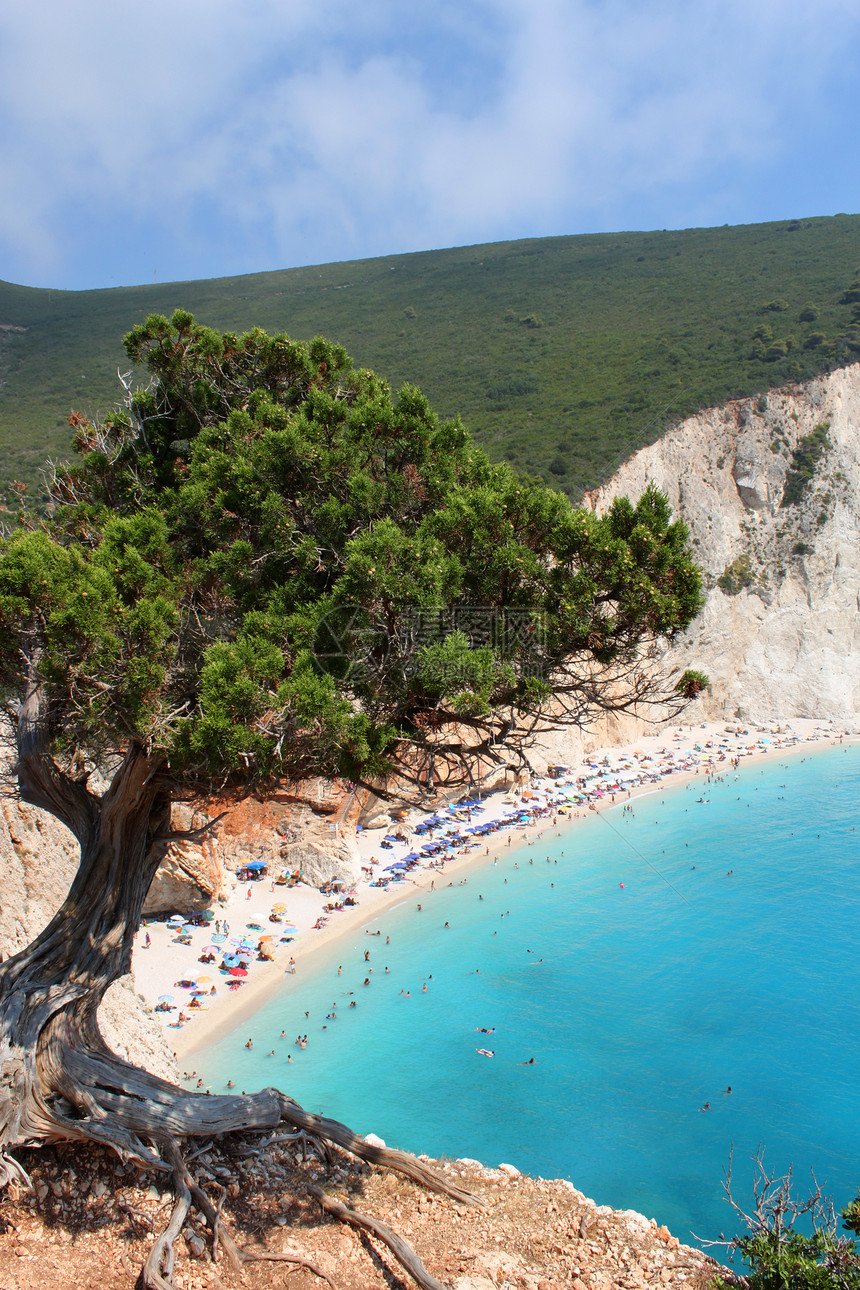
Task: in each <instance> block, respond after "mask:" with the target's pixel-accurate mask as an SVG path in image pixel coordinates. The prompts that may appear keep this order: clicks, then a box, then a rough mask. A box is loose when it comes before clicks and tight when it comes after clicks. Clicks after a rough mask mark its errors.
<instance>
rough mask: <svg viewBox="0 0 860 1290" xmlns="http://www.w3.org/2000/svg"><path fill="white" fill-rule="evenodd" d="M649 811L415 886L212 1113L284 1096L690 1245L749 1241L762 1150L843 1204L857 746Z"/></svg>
mask: <svg viewBox="0 0 860 1290" xmlns="http://www.w3.org/2000/svg"><path fill="white" fill-rule="evenodd" d="M632 807H633V811H634V814H633V815H632V816H631V815H630V814H629V813H628V812H625V811H623V810H622V805H621V804H620V803H619V804H618V805H617V806H616V807H614V808H613V809H611V810H608V811H606V812H604V813H603V814H602V815H601V816H599V817H592V818H589V819H588V820H585V821H582V822H579V823H575V824H572V825H568V826H564V827H563V828H562V829H561V831H560V832H559V833H556V832H555V831H553V830H552V829H549V828H548V829H547V830H546V831H545V832H544V834H543V835H542V837H540V838H539V839H538V838H535V839H534V840H533V842H532V843H531V845H528V846H523V847H522V848H521V849H519V850H516V851H512V852H506V853H505V854H504V855H502V856H499V858H498V861H497V863H496V864H495V865H493V864H492V862H491V861H485V862H484V864H483V865H478V866H475V867H472V868H471V869H469V870H468V871H467V872H466V874H463V872H462V871H461V873H460V874H457V875H454V876H453V882H454V883H455V885H453V886H448V885H447V884H448V882H449V877H448V876H447V875H445V876H442V877H440V878H439V879H437V884H436V885H437V887H438V888H439V889H438V890H437V891H435V892H426V891H425V892H422V893H421V894H420V895H417V894H416V893H415V891H414V889H411V888H409V887H404V888H403V895H404V899H403V902H402V904H401V905H400V906H398V907H397V908H395V909H393V910H389V911H388V912H386V913H385V914H384V915H383V916H382V917H381V918H380V919H379V920H378V922H377V923H372V924H370V926H369V929H368V930H364V929H362V930H361V931H359V932H356V933H355V934H353V935H352V936H350V937H348V938H346V939H344V940H342V941H340V942H339V943H338V944H337V945H336V946H334V947H330V950H329V951H328V952H327V956H323V955H321V956H320V957H319V958H318V959H317V960H316V962H314V963H313V968H312V972H313V974H312V975H311V970H310V969H309V968H308V969H305V975H304V977H301V976H298V975H297V976H294V977H288V978H286V982H285V985H284V989H283V992H282V994H281V995H280V996H279V997H277V998H276V999H274V1000H272V1001H271V1002H270V1003H269V1004H268V1005H266V1007H264V1008H263V1009H262V1010H261V1011H260V1012H258V1013H256V1014H255V1015H254V1016H252V1017H251V1018H249V1019H247V1020H246V1021H244V1022H243V1023H242V1025H241V1027H240V1028H239V1029H238V1030H236V1031H235V1032H234V1033H233V1034H232V1035H230V1036H228V1037H227V1038H226V1039H225V1040H223V1041H222V1042H221V1043H219V1044H218V1045H217V1046H216V1047H213V1048H212V1049H210V1050H208V1051H207V1052H206V1053H205V1054H198V1055H197V1057H196V1058H195V1063H196V1066H197V1068H198V1071H199V1072H200V1073H202V1075H203V1076H204V1078H205V1080H206V1082H207V1083H208V1084H209V1085H210V1086H211V1088H212V1090H213V1092H220V1091H222V1090H223V1089H224V1088H225V1085H226V1081H227V1080H228V1079H229V1078H232V1079H233V1080H234V1081H235V1083H236V1085H237V1087H239V1088H244V1089H247V1090H249V1091H250V1090H251V1089H253V1088H258V1087H261V1086H265V1085H269V1084H275V1085H278V1086H279V1087H281V1088H283V1089H284V1090H285V1091H288V1092H289V1093H290V1094H291V1095H292V1096H294V1097H295V1098H296V1099H297V1100H298V1101H299V1102H301V1103H302V1104H303V1105H304V1106H306V1107H307V1108H308V1109H310V1110H314V1111H322V1112H325V1113H326V1114H328V1115H331V1116H334V1117H335V1118H337V1119H341V1120H344V1121H345V1122H346V1123H347V1124H349V1125H350V1126H351V1127H352V1128H354V1129H356V1130H357V1131H358V1132H361V1133H369V1132H374V1133H377V1134H379V1135H380V1136H381V1137H382V1138H384V1139H385V1140H386V1142H387V1143H389V1145H392V1146H399V1147H404V1148H407V1149H409V1150H411V1151H415V1152H422V1151H424V1152H427V1153H429V1154H430V1155H432V1156H440V1155H446V1154H447V1155H450V1156H470V1157H474V1158H477V1159H479V1160H482V1161H484V1162H485V1163H487V1164H489V1165H497V1164H498V1163H500V1162H502V1161H506V1162H508V1163H511V1164H514V1165H516V1166H517V1167H518V1168H520V1169H521V1170H523V1171H525V1172H528V1173H531V1174H537V1175H541V1176H543V1177H546V1178H569V1179H570V1180H571V1181H572V1182H573V1183H574V1185H575V1186H576V1187H578V1188H579V1189H580V1190H581V1191H584V1192H585V1193H586V1194H587V1195H589V1196H591V1197H593V1198H594V1199H595V1200H596V1201H597V1202H598V1203H599V1204H608V1205H612V1206H615V1207H617V1208H622V1209H625V1208H632V1209H636V1210H639V1211H640V1212H642V1213H644V1214H645V1215H646V1216H648V1217H649V1218H650V1217H654V1218H656V1219H657V1220H658V1221H659V1222H664V1223H666V1224H668V1226H669V1227H670V1228H671V1229H672V1231H673V1232H674V1233H675V1234H676V1235H677V1236H679V1237H680V1238H681V1239H682V1240H685V1241H689V1240H691V1234H695V1235H696V1236H698V1237H704V1238H708V1237H716V1236H718V1235H719V1234H720V1232H725V1233H726V1235H729V1234H731V1233H733V1232H734V1231H735V1230H736V1222H735V1218H734V1214H733V1212H732V1210H731V1209H730V1208H729V1206H728V1204H727V1203H726V1201H725V1200H724V1198H723V1191H722V1183H723V1176H724V1171H725V1169H726V1168H727V1166H728V1164H729V1159H730V1155H731V1153H732V1151H733V1152H734V1172H733V1181H734V1189H735V1192H736V1195H737V1196H738V1198H739V1199H741V1200H743V1201H746V1200H747V1199H749V1198H750V1196H751V1180H752V1175H753V1168H752V1163H751V1157H752V1156H753V1154H754V1153H755V1152H756V1150H757V1148H758V1147H759V1145H762V1146H764V1148H765V1153H766V1157H765V1158H766V1161H767V1163H768V1164H769V1165H770V1166H771V1167H774V1168H776V1169H777V1170H780V1171H782V1170H785V1169H786V1168H787V1167H788V1166H789V1164H793V1165H794V1171H795V1177H796V1179H797V1180H798V1182H799V1184H800V1185H801V1187H802V1188H803V1189H804V1190H805V1188H806V1186H807V1184H808V1183H809V1181H810V1170H811V1169H814V1170H815V1175H816V1178H817V1179H818V1181H819V1182H820V1183H822V1184H823V1185H824V1187H825V1190H826V1191H827V1192H828V1193H829V1194H830V1195H831V1196H832V1197H833V1198H834V1200H835V1202H836V1204H837V1205H841V1204H844V1203H845V1202H846V1201H847V1200H849V1199H851V1197H853V1196H854V1195H855V1194H856V1192H857V1190H858V1188H860V1116H858V1114H857V1111H858V1104H860V1098H858V1080H860V1026H858V1011H857V997H856V974H857V967H858V948H857V947H858V939H860V863H858V862H860V746H857V745H854V746H844V747H836V748H833V749H828V750H825V751H813V752H810V753H806V752H800V753H794V754H792V755H790V756H787V757H785V758H781V759H776V758H775V759H773V760H771V761H768V762H766V763H764V764H761V763H760V764H758V765H755V766H749V767H742V768H741V770H740V771H738V772H734V771H731V770H728V771H727V772H725V773H724V777H723V778H722V779H721V780H719V781H715V782H712V783H711V784H710V785H708V784H706V782H705V780H704V778H703V777H701V776H700V777H699V778H697V779H695V780H694V781H692V782H691V783H690V784H689V785H687V786H686V787H678V788H673V789H668V790H657V791H655V792H654V793H652V794H650V795H647V796H644V797H641V798H638V799H634V801H633V802H632ZM855 829H856V831H855ZM547 857H549V863H548V862H547ZM464 876H465V877H467V881H466V882H465V884H463V885H461V884H460V879H461V878H462V877H464ZM622 884H623V885H622ZM419 901H420V903H421V905H422V906H423V908H421V909H420V910H419V909H418V907H417V906H418V902H419ZM446 924H447V926H446ZM377 930H379V931H381V933H382V935H380V936H374V935H370V934H368V931H373V932H375V931H377ZM386 938H388V939H386ZM366 954H367V955H369V958H368V959H366V958H365V955H366ZM302 966H304V965H302ZM338 966H340V967H341V969H342V971H341V974H340V975H338ZM371 968H372V969H373V970H372V972H370V971H369V969H371ZM386 968H387V969H388V971H387V972H386V971H385V969H386ZM366 977H369V979H370V984H369V985H364V984H363V982H364V980H365V978H366ZM425 983H426V986H427V989H426V992H425V991H424V989H423V986H424V984H425ZM405 991H408V996H407V994H405V993H404V992H405ZM353 1001H354V1002H355V1004H356V1006H355V1007H354V1008H350V1007H349V1004H350V1003H351V1002H353ZM332 1012H334V1014H335V1016H334V1017H333V1018H332V1017H330V1016H329V1017H327V1014H331V1013H332ZM479 1027H486V1028H487V1029H490V1028H493V1029H492V1033H491V1034H484V1033H481V1031H480V1030H478V1029H477V1028H479ZM281 1030H285V1031H286V1037H285V1038H280V1033H281ZM300 1034H307V1036H308V1043H307V1047H306V1048H305V1049H301V1048H299V1047H297V1046H296V1044H295V1039H296V1037H297V1036H298V1035H300ZM249 1037H252V1038H253V1041H254V1048H253V1050H252V1051H248V1050H246V1049H245V1047H244V1044H245V1041H246V1040H247V1039H248V1038H249ZM478 1048H485V1049H487V1050H488V1051H491V1052H493V1054H494V1055H493V1056H492V1057H488V1056H484V1055H482V1054H480V1053H478V1052H476V1049H478ZM272 1049H274V1051H275V1055H274V1056H271V1055H270V1054H271V1051H272ZM288 1055H289V1056H290V1057H291V1058H292V1061H291V1062H288V1060H287V1058H288ZM532 1057H534V1058H535V1063H534V1064H532V1065H523V1064H522V1063H524V1062H527V1061H528V1060H529V1059H530V1058H532ZM729 1087H731V1093H730V1094H729V1093H726V1092H725V1090H726V1089H728V1088H729ZM705 1104H709V1106H710V1109H709V1110H701V1109H700V1108H702V1107H704V1106H705Z"/></svg>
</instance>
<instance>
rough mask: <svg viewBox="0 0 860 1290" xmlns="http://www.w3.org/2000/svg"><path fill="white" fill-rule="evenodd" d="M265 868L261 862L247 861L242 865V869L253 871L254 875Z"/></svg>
mask: <svg viewBox="0 0 860 1290" xmlns="http://www.w3.org/2000/svg"><path fill="white" fill-rule="evenodd" d="M265 867H266V866H265V864H264V863H263V861H262V860H249V861H248V863H247V864H243V865H242V868H243V869H253V870H254V872H255V873H257V872H259V870H260V869H265Z"/></svg>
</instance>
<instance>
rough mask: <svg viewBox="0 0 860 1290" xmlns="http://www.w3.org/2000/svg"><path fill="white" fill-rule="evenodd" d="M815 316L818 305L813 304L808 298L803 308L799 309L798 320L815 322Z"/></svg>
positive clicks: (816, 315)
mask: <svg viewBox="0 0 860 1290" xmlns="http://www.w3.org/2000/svg"><path fill="white" fill-rule="evenodd" d="M817 317H818V305H814V304H813V303H812V301H811V300H810V301H808V302H807V303H806V304H805V305H804V306H803V308H802V309H801V311H800V321H801V322H815V320H816V318H817Z"/></svg>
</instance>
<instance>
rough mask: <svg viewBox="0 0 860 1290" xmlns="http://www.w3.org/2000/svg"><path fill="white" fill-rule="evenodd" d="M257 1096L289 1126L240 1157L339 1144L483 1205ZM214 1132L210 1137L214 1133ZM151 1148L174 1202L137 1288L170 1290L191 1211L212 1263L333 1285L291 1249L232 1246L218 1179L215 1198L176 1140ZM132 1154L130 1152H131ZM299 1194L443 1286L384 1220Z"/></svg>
mask: <svg viewBox="0 0 860 1290" xmlns="http://www.w3.org/2000/svg"><path fill="white" fill-rule="evenodd" d="M167 1087H169V1086H167ZM103 1092H104V1090H103V1089H99V1091H98V1101H100V1100H101V1096H102V1095H103ZM162 1093H163V1089H162ZM175 1093H176V1096H177V1100H178V1101H180V1102H181V1103H182V1104H183V1107H187V1104H188V1103H189V1102H191V1101H194V1100H201V1101H202V1100H204V1099H203V1098H202V1097H200V1098H194V1097H193V1096H192V1097H189V1096H188V1095H185V1094H183V1093H182V1092H181V1091H180V1090H178V1089H177V1090H175ZM259 1096H260V1097H261V1098H262V1099H263V1100H264V1104H265V1105H266V1106H267V1108H269V1107H270V1106H271V1100H272V1097H273V1096H274V1097H275V1098H276V1099H277V1100H279V1101H280V1104H281V1108H282V1120H281V1122H282V1123H283V1124H285V1125H289V1126H293V1128H294V1130H295V1131H293V1132H287V1133H277V1132H274V1133H270V1134H268V1135H267V1136H266V1138H265V1139H264V1140H263V1142H262V1143H261V1144H259V1146H258V1147H257V1148H256V1150H255V1152H253V1153H249V1152H248V1151H241V1152H240V1155H241V1156H247V1155H248V1154H257V1153H259V1150H260V1149H261V1148H262V1147H263V1146H264V1145H265V1146H270V1145H279V1144H286V1143H295V1144H296V1145H297V1146H299V1145H300V1146H301V1148H302V1154H303V1156H305V1157H306V1152H307V1148H308V1146H311V1147H312V1148H313V1150H314V1152H315V1153H316V1154H317V1155H318V1156H319V1157H320V1158H321V1159H327V1158H328V1155H329V1151H330V1148H331V1146H332V1145H336V1146H339V1147H342V1148H344V1149H345V1150H347V1151H348V1152H350V1154H352V1155H354V1156H356V1157H358V1158H360V1159H362V1160H366V1161H368V1162H370V1163H372V1164H374V1165H379V1166H382V1167H383V1168H386V1167H387V1168H390V1169H393V1170H395V1171H396V1172H397V1173H400V1174H402V1175H404V1176H405V1177H408V1178H410V1179H411V1180H413V1181H414V1182H416V1183H418V1184H419V1185H421V1186H423V1187H425V1188H428V1189H429V1190H432V1191H435V1192H438V1193H441V1194H443V1195H446V1196H448V1197H450V1198H451V1199H452V1200H456V1201H458V1202H460V1203H464V1204H468V1205H484V1204H485V1203H486V1202H485V1201H483V1199H482V1198H481V1197H478V1196H475V1195H473V1194H472V1193H471V1192H468V1191H465V1190H464V1189H463V1188H461V1187H458V1186H456V1184H454V1183H452V1182H450V1181H449V1180H448V1179H447V1178H445V1177H444V1176H443V1175H442V1174H439V1173H437V1171H436V1170H434V1169H431V1168H429V1167H428V1166H427V1165H424V1164H423V1163H422V1162H421V1161H420V1160H417V1159H415V1158H414V1157H413V1156H410V1155H408V1154H407V1153H406V1152H402V1151H396V1150H393V1149H391V1148H388V1147H378V1146H372V1145H370V1144H369V1143H367V1142H365V1141H364V1139H363V1138H360V1137H359V1136H358V1135H357V1134H355V1133H353V1132H352V1130H351V1129H349V1128H348V1127H347V1126H346V1125H344V1124H340V1123H339V1122H338V1121H336V1120H328V1119H326V1118H325V1117H323V1116H318V1115H314V1114H312V1113H311V1112H308V1111H305V1110H303V1108H302V1107H300V1106H299V1105H298V1104H297V1103H296V1102H293V1101H292V1100H291V1099H290V1098H287V1097H286V1096H284V1095H283V1094H280V1093H276V1092H275V1090H272V1089H267V1090H264V1092H263V1094H261V1095H259ZM205 1100H206V1101H207V1102H208V1103H209V1105H210V1106H211V1104H212V1103H213V1102H217V1101H219V1100H220V1099H215V1098H206V1099H205ZM98 1101H97V1099H96V1098H94V1097H92V1096H90V1098H89V1099H88V1103H87V1109H88V1111H89V1113H90V1115H91V1116H92V1115H93V1114H95V1113H96V1111H97V1110H98V1109H99V1108H98ZM225 1101H233V1099H225ZM79 1105H80V1102H79ZM140 1114H141V1112H138V1115H140ZM102 1115H104V1112H102ZM155 1118H156V1120H157V1121H158V1120H160V1119H161V1116H160V1114H159V1115H157V1116H156V1117H155ZM207 1119H209V1120H211V1119H212V1115H211V1113H210V1115H209V1116H207ZM109 1121H110V1117H108V1123H109ZM98 1123H99V1127H100V1128H101V1129H104V1132H101V1133H99V1134H98V1139H99V1140H101V1141H103V1142H106V1143H108V1144H110V1145H113V1146H114V1148H115V1149H117V1150H120V1149H121V1145H124V1141H123V1138H124V1135H123V1134H119V1135H118V1136H117V1140H115V1141H114V1142H113V1143H111V1134H110V1132H109V1130H108V1127H107V1125H105V1123H104V1120H103V1119H101V1118H99V1119H98ZM80 1136H82V1137H91V1136H92V1137H96V1134H91V1133H90V1131H89V1130H87V1131H86V1132H84V1133H82V1134H81V1135H80ZM216 1136H218V1135H217V1134H216ZM210 1144H211V1138H210ZM158 1146H159V1147H160V1156H159V1157H158V1163H159V1165H160V1167H161V1169H162V1170H167V1169H169V1170H170V1171H171V1174H172V1182H173V1189H174V1194H175V1198H176V1199H175V1204H174V1207H173V1210H172V1213H171V1216H170V1221H169V1223H168V1225H167V1227H166V1228H165V1230H164V1231H163V1232H162V1234H161V1235H160V1236H159V1237H158V1239H157V1240H156V1241H155V1243H154V1245H153V1247H152V1249H151V1251H150V1253H149V1256H148V1258H147V1260H146V1263H145V1265H144V1268H143V1277H142V1280H143V1285H144V1286H146V1287H147V1290H173V1269H174V1264H175V1243H176V1240H177V1238H178V1237H179V1236H180V1234H181V1232H182V1230H183V1227H184V1225H185V1223H186V1220H187V1219H188V1216H189V1214H190V1213H192V1212H197V1213H198V1214H199V1215H200V1216H201V1218H203V1219H204V1220H205V1222H206V1224H207V1226H208V1228H209V1231H210V1233H211V1254H210V1256H209V1257H211V1260H212V1263H213V1264H214V1263H216V1262H217V1260H218V1256H219V1253H220V1252H222V1251H223V1254H224V1256H225V1257H226V1259H227V1262H228V1263H229V1265H230V1268H231V1269H232V1271H233V1272H234V1273H235V1274H236V1275H238V1276H241V1274H242V1269H243V1267H244V1266H245V1265H246V1264H248V1263H254V1262H260V1261H267V1262H282V1263H291V1264H294V1265H296V1266H301V1267H305V1268H307V1269H308V1270H309V1271H310V1272H312V1273H313V1274H314V1275H315V1276H318V1277H320V1278H321V1279H322V1280H324V1281H326V1282H327V1283H328V1284H329V1285H330V1286H332V1287H334V1283H333V1282H332V1280H331V1278H330V1277H329V1275H328V1274H327V1273H326V1272H325V1271H324V1270H323V1269H321V1268H320V1267H319V1266H318V1265H317V1264H315V1263H314V1262H313V1260H311V1259H308V1258H306V1257H305V1256H304V1255H302V1254H299V1253H296V1252H283V1253H276V1252H272V1253H269V1252H260V1251H251V1250H244V1249H242V1248H240V1246H239V1245H237V1243H236V1241H235V1240H234V1239H233V1237H232V1236H231V1235H230V1233H229V1231H228V1230H227V1229H226V1227H225V1225H224V1223H223V1221H222V1208H223V1204H224V1199H225V1196H226V1192H225V1189H224V1187H223V1186H221V1185H220V1184H216V1185H217V1187H218V1193H219V1194H218V1196H217V1198H216V1200H215V1201H213V1200H212V1198H211V1197H210V1196H209V1195H208V1194H207V1192H206V1191H204V1189H203V1187H202V1186H201V1185H200V1184H199V1182H198V1181H197V1180H196V1179H195V1178H194V1176H193V1175H192V1173H191V1172H190V1170H189V1167H188V1161H187V1160H186V1159H185V1158H184V1157H183V1155H182V1152H181V1151H180V1147H179V1144H178V1141H177V1139H175V1138H166V1137H164V1136H162V1135H159V1140H158ZM134 1154H135V1156H137V1153H134ZM198 1154H199V1152H198V1151H195V1152H194V1153H193V1155H194V1156H196V1155H198ZM153 1156H154V1152H150V1151H146V1153H145V1159H146V1163H147V1165H149V1164H150V1162H151V1160H152V1158H153ZM138 1158H139V1157H138ZM307 1191H308V1194H309V1195H311V1196H313V1197H314V1198H315V1199H316V1201H317V1202H318V1204H319V1205H320V1207H321V1209H322V1210H323V1211H324V1212H325V1213H327V1214H329V1215H331V1216H332V1217H333V1218H336V1219H337V1220H338V1221H340V1222H342V1223H346V1224H347V1225H349V1226H351V1227H354V1228H356V1229H357V1230H359V1231H362V1232H367V1233H370V1234H371V1235H372V1236H374V1237H375V1238H376V1239H377V1240H378V1241H380V1242H381V1243H382V1244H383V1245H384V1246H386V1248H387V1249H388V1250H389V1251H390V1253H391V1254H392V1255H393V1256H394V1258H395V1259H396V1260H397V1262H398V1263H399V1264H400V1266H401V1267H402V1268H403V1269H404V1271H406V1272H407V1273H408V1274H409V1275H410V1276H411V1277H412V1278H413V1280H414V1281H415V1282H416V1283H417V1285H418V1286H420V1287H421V1290H445V1287H444V1286H443V1285H442V1283H441V1282H440V1281H438V1280H437V1279H436V1278H435V1277H434V1276H432V1275H431V1274H430V1273H429V1272H428V1271H427V1269H426V1268H425V1266H424V1264H423V1263H422V1262H421V1259H420V1258H419V1257H418V1255H417V1254H416V1253H415V1251H414V1250H413V1249H412V1248H411V1246H410V1245H409V1244H408V1243H407V1242H406V1241H405V1240H404V1239H403V1238H402V1237H401V1236H399V1235H398V1234H397V1233H396V1232H394V1231H393V1230H392V1229H391V1228H390V1227H387V1226H386V1225H385V1224H384V1223H380V1222H379V1221H378V1220H377V1219H374V1218H372V1217H370V1216H368V1215H365V1214H361V1213H359V1212H358V1211H356V1210H354V1209H351V1208H350V1207H349V1206H347V1205H345V1204H343V1203H342V1202H341V1201H339V1200H337V1199H336V1198H334V1197H332V1196H330V1195H328V1194H326V1193H325V1192H324V1191H322V1189H321V1188H319V1187H316V1186H309V1187H308V1188H307ZM132 1216H133V1217H134V1218H138V1217H142V1216H138V1215H132ZM213 1271H214V1268H213Z"/></svg>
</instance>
